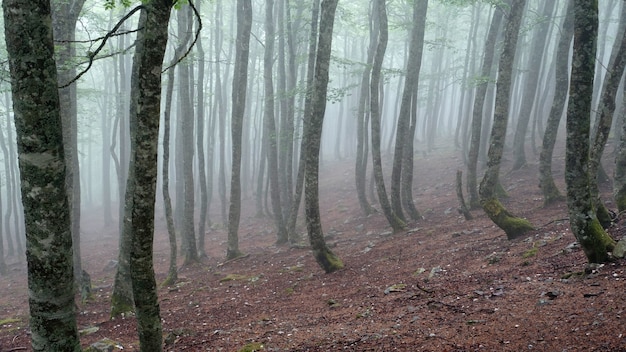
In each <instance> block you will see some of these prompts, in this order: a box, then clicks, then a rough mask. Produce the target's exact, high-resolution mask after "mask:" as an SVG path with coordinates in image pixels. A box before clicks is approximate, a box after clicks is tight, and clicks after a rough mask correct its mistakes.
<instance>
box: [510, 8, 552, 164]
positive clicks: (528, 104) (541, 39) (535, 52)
mask: <svg viewBox="0 0 626 352" xmlns="http://www.w3.org/2000/svg"><path fill="white" fill-rule="evenodd" d="M555 3H556V1H545V2H544V3H543V4H542V6H543V9H542V11H541V19H540V21H541V22H540V23H539V24H537V25H536V28H535V30H534V34H533V38H532V41H531V48H530V52H529V53H528V55H530V58H529V60H528V68H527V69H528V73H527V77H526V80H525V82H524V90H523V93H522V94H523V95H522V99H521V104H522V105H521V109H520V112H519V117H518V120H517V128H516V129H515V135H514V137H513V170H518V169H521V168H522V167H523V166H524V165H526V153H525V152H524V146H525V145H526V131H527V130H528V122H529V121H530V114H531V112H532V109H533V105H535V106H536V107H537V108H538V107H539V104H537V101H535V92H536V91H537V83H538V82H539V73H540V68H541V61H542V58H543V52H544V50H545V47H546V40H547V38H548V28H549V27H550V24H551V22H550V21H551V18H552V13H553V12H554V4H555Z"/></svg>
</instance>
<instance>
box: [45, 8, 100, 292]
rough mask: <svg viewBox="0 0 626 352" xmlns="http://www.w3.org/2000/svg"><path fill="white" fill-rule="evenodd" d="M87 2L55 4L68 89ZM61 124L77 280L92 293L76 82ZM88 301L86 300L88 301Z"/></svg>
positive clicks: (64, 94)
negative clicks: (85, 256) (83, 239)
mask: <svg viewBox="0 0 626 352" xmlns="http://www.w3.org/2000/svg"><path fill="white" fill-rule="evenodd" d="M84 3H85V0H75V1H52V2H51V5H52V28H53V35H54V38H55V40H56V41H57V42H61V43H62V44H61V45H58V46H57V48H56V63H57V75H58V80H59V83H61V85H65V84H66V83H67V82H69V81H70V80H71V79H73V78H74V76H75V75H76V69H75V68H74V66H73V64H72V62H71V60H72V59H73V58H74V56H75V54H76V50H75V48H74V44H73V42H74V40H75V39H76V22H77V21H78V16H79V14H80V11H81V9H82V7H83V5H84ZM59 101H60V104H61V105H60V109H61V110H60V111H61V122H62V124H63V143H64V145H63V149H64V151H65V158H66V161H67V166H66V167H67V172H66V174H65V177H66V178H67V179H66V183H67V184H66V187H67V191H68V194H69V201H70V209H71V211H70V223H71V224H72V244H73V248H74V259H73V260H74V278H75V279H76V283H77V284H78V286H79V287H80V289H81V293H88V292H89V291H90V290H91V287H90V285H91V283H90V282H83V280H82V279H83V275H82V272H83V266H82V261H81V251H80V205H81V200H80V168H79V165H78V145H77V140H78V123H77V118H78V116H77V110H76V105H77V103H76V101H77V96H76V82H73V83H71V84H70V85H69V86H67V87H63V88H60V89H59ZM85 298H86V297H83V299H85Z"/></svg>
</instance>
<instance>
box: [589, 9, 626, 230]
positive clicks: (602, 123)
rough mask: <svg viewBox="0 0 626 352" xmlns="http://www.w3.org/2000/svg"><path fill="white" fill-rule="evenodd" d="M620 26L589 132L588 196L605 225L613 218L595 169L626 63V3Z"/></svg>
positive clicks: (610, 121)
mask: <svg viewBox="0 0 626 352" xmlns="http://www.w3.org/2000/svg"><path fill="white" fill-rule="evenodd" d="M619 23H620V24H619V28H618V31H617V37H616V38H615V42H614V44H613V49H612V50H611V57H610V59H609V64H608V66H607V70H606V74H605V75H604V80H603V81H602V90H601V91H600V102H599V104H598V109H597V110H598V114H596V116H597V117H596V121H595V124H594V129H593V132H592V133H593V134H592V136H591V149H590V150H589V177H590V178H591V179H590V183H589V185H590V190H591V198H592V200H593V202H594V205H595V208H596V216H597V217H598V220H599V221H600V224H602V226H603V227H604V228H608V227H609V226H610V225H611V222H612V220H613V219H612V218H611V214H610V213H609V211H608V209H607V208H606V206H605V205H604V203H603V202H602V200H601V199H600V190H599V188H598V179H599V177H598V172H599V171H600V169H602V167H601V162H600V161H601V158H602V154H603V153H604V147H605V146H606V141H607V140H608V139H609V132H611V125H612V124H613V113H615V96H616V95H617V90H618V88H619V84H620V82H621V81H622V77H623V76H624V67H626V6H624V4H622V11H621V15H620V22H619Z"/></svg>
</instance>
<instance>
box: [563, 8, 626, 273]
mask: <svg viewBox="0 0 626 352" xmlns="http://www.w3.org/2000/svg"><path fill="white" fill-rule="evenodd" d="M597 39H598V3H597V2H595V1H585V0H574V51H573V57H572V73H571V82H570V89H569V94H570V95H569V101H568V106H567V141H566V155H565V183H566V185H567V208H568V211H569V219H570V226H571V229H572V233H573V234H574V236H575V237H576V239H577V240H578V242H580V245H581V247H582V248H583V251H584V252H585V255H586V256H587V260H588V261H589V262H590V263H602V262H606V261H607V260H608V259H609V255H608V252H609V251H611V250H613V247H614V246H615V242H614V241H613V240H612V239H611V237H609V236H608V235H607V233H606V232H604V230H603V229H602V226H600V223H599V222H598V219H597V218H596V216H595V212H594V209H593V199H592V198H591V190H590V185H589V182H590V175H589V171H588V167H589V120H590V115H591V102H592V95H593V80H594V77H593V74H594V67H595V58H596V45H597Z"/></svg>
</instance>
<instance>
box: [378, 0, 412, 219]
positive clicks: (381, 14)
mask: <svg viewBox="0 0 626 352" xmlns="http://www.w3.org/2000/svg"><path fill="white" fill-rule="evenodd" d="M374 4H375V5H374V6H375V7H374V13H375V14H378V21H379V33H378V43H377V45H376V54H375V55H374V66H373V67H372V75H371V79H370V111H371V119H372V121H371V128H372V162H373V169H374V179H375V180H376V191H377V193H378V201H379V203H380V206H381V208H382V210H383V213H384V214H385V217H386V218H387V221H388V222H389V225H391V228H392V229H393V231H400V230H402V229H403V228H404V227H405V226H406V225H405V224H404V221H403V220H402V219H401V215H400V214H396V213H395V212H394V209H393V208H392V207H391V204H390V203H389V198H387V190H386V189H385V181H384V178H383V165H382V158H381V151H380V139H381V138H380V100H379V89H380V72H381V69H382V65H383V59H384V56H385V51H386V49H387V39H388V29H387V9H386V6H385V1H384V0H377V1H375V2H374ZM374 35H376V33H374Z"/></svg>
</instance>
